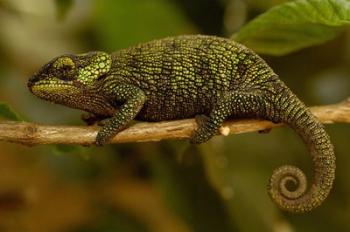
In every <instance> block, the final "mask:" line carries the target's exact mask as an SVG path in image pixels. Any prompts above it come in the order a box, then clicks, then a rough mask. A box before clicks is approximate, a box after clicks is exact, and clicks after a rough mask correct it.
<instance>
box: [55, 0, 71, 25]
mask: <svg viewBox="0 0 350 232" xmlns="http://www.w3.org/2000/svg"><path fill="white" fill-rule="evenodd" d="M55 4H56V8H57V18H58V19H59V20H62V19H64V18H65V17H66V16H67V13H68V11H69V10H70V8H71V7H72V6H73V0H55Z"/></svg>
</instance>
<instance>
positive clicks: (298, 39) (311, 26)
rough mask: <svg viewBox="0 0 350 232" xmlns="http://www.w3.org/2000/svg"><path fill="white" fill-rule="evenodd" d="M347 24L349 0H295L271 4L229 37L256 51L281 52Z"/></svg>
mask: <svg viewBox="0 0 350 232" xmlns="http://www.w3.org/2000/svg"><path fill="white" fill-rule="evenodd" d="M349 24H350V1H348V0H296V1H292V2H287V3H284V4H281V5H279V6H276V7H273V8H271V9H270V10H269V11H267V12H266V13H264V14H261V15H260V16H258V17H257V18H255V19H254V20H252V21H250V22H249V23H248V24H247V25H245V26H244V27H243V28H242V29H241V30H240V31H239V32H238V33H237V34H235V35H233V37H232V38H233V39H234V40H236V41H238V42H240V43H242V44H244V45H246V46H247V47H249V48H251V49H253V50H254V51H256V52H258V53H263V54H270V55H284V54H287V53H290V52H293V51H296V50H299V49H302V48H305V47H309V46H313V45H317V44H322V43H324V42H326V41H328V40H331V39H333V38H334V37H336V36H337V35H339V33H340V32H342V29H343V28H344V26H347V25H349Z"/></svg>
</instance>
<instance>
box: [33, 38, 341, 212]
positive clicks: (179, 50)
mask: <svg viewBox="0 0 350 232" xmlns="http://www.w3.org/2000/svg"><path fill="white" fill-rule="evenodd" d="M27 85H28V88H29V90H30V91H31V92H32V93H33V94H34V95H36V96H38V97H39V98H42V99H45V100H48V101H50V102H54V103H57V104H63V105H66V106H68V107H71V108H76V109H80V110H83V111H86V112H88V113H89V115H88V116H86V117H85V118H83V119H84V120H85V121H86V122H87V123H88V124H93V123H95V122H98V121H100V120H102V119H104V120H105V124H104V125H103V126H102V127H101V129H100V130H99V131H98V134H97V136H96V144H97V145H103V144H106V143H108V142H109V141H110V140H111V138H113V137H114V136H115V135H116V134H117V133H118V132H120V131H121V130H123V129H124V128H126V127H127V126H128V124H129V123H130V122H131V121H132V120H134V119H136V120H140V121H147V122H157V121H164V120H176V119H184V118H192V117H195V119H196V122H197V125H198V128H197V129H196V130H195V131H194V132H193V134H192V136H191V138H190V142H191V143H193V144H200V143H204V142H206V141H208V140H209V139H210V138H212V137H213V136H214V135H216V134H217V132H218V128H220V126H221V125H222V123H223V122H224V121H225V120H226V119H237V118H253V119H265V120H270V121H272V122H274V123H284V124H286V125H288V126H289V127H290V128H292V129H294V131H295V132H296V133H297V134H298V135H299V136H300V137H301V138H302V140H303V141H304V143H305V144H306V146H307V147H308V150H309V152H310V154H311V157H312V162H313V167H314V173H313V179H312V183H311V186H307V179H306V176H305V174H304V173H303V172H302V171H301V170H300V169H299V168H297V167H295V166H292V165H285V166H281V167H279V168H277V169H276V170H274V171H273V174H272V177H271V178H270V181H269V184H268V193H269V195H270V197H271V198H272V200H273V201H274V202H275V203H276V204H277V206H278V207H279V208H281V209H282V210H286V211H289V212H292V213H302V212H308V211H311V210H313V209H315V208H316V207H318V206H319V205H321V203H322V202H323V201H324V200H325V199H326V198H327V196H328V195H329V193H330V191H331V189H332V184H333V181H334V177H335V167H336V165H335V154H334V148H333V145H332V143H331V141H330V138H329V136H328V134H327V132H326V131H325V129H324V127H323V125H322V124H321V123H320V122H319V120H318V119H317V118H316V117H315V116H313V115H312V113H311V112H310V111H309V109H308V108H307V107H306V106H305V105H304V103H302V101H301V100H299V99H298V97H297V96H296V95H295V94H294V93H293V92H292V91H291V90H290V89H289V88H288V87H287V86H286V85H285V83H284V82H283V81H282V80H281V79H280V78H279V76H278V75H277V74H275V73H274V71H273V70H272V68H270V67H269V65H268V64H267V63H266V62H265V61H264V60H263V59H262V58H261V57H260V56H259V55H257V54H256V53H255V52H254V51H252V50H251V49H249V48H247V47H245V46H244V45H241V44H239V43H237V42H235V41H233V40H231V39H227V38H221V37H217V36H207V35H182V36H175V37H167V38H163V39H158V40H153V41H150V42H146V43H141V44H138V45H135V46H132V47H130V48H126V49H121V50H119V51H116V52H114V53H111V54H109V53H106V52H102V51H94V52H88V53H84V54H66V55H61V56H58V57H56V58H54V59H52V60H51V61H50V62H48V63H47V64H46V65H44V66H43V67H42V68H40V69H39V71H38V72H36V73H35V74H34V75H33V76H31V77H30V78H29V80H28V84H27Z"/></svg>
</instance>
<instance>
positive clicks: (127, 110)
mask: <svg viewBox="0 0 350 232" xmlns="http://www.w3.org/2000/svg"><path fill="white" fill-rule="evenodd" d="M110 91H111V92H110V94H111V95H113V96H114V97H115V98H114V99H113V100H114V101H118V102H124V104H123V105H122V106H121V107H120V108H119V110H118V111H117V113H116V114H115V115H114V117H112V118H111V119H108V120H107V122H106V123H105V125H104V126H103V127H102V129H101V130H100V131H99V132H98V134H97V137H96V144H97V145H103V144H105V143H107V142H108V141H109V140H110V139H111V138H113V137H114V136H115V135H116V134H117V133H118V132H120V131H121V130H122V129H124V128H125V127H126V126H127V125H128V124H129V122H130V121H132V120H133V119H134V118H135V117H136V115H137V114H138V113H139V112H140V110H141V108H142V107H143V104H144V103H145V101H146V95H145V93H144V92H143V91H142V90H141V89H139V88H138V87H136V86H133V85H118V86H116V87H115V88H114V89H112V90H110Z"/></svg>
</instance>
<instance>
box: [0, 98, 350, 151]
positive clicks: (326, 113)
mask: <svg viewBox="0 0 350 232" xmlns="http://www.w3.org/2000/svg"><path fill="white" fill-rule="evenodd" d="M310 109H311V111H312V113H313V114H315V116H316V117H318V118H319V119H320V121H321V122H322V123H325V124H330V123H336V122H337V123H341V122H342V123H350V98H348V99H347V100H345V101H343V102H340V103H338V104H333V105H326V106H315V107H311V108H310ZM278 126H282V124H274V123H272V122H269V121H264V120H250V119H249V120H248V119H247V120H234V121H228V122H225V123H224V125H223V127H221V129H220V133H221V134H223V135H228V134H240V133H246V132H252V131H264V130H269V129H271V128H274V127H278ZM196 127H197V125H196V123H195V121H194V120H193V119H185V120H177V121H168V122H156V123H148V122H140V123H136V124H134V125H132V126H130V127H129V128H127V129H125V130H124V131H122V132H120V133H119V134H118V135H117V136H115V137H114V138H113V140H112V141H111V143H127V142H149V141H159V140H165V139H185V138H188V137H190V135H191V133H192V132H193V130H194V129H196ZM98 129H99V128H98V127H97V126H48V125H40V124H36V123H28V122H9V121H5V122H0V141H7V142H14V143H21V144H25V145H36V144H80V145H92V144H93V143H94V140H95V137H96V134H97V132H98Z"/></svg>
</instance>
